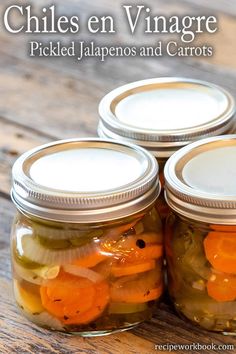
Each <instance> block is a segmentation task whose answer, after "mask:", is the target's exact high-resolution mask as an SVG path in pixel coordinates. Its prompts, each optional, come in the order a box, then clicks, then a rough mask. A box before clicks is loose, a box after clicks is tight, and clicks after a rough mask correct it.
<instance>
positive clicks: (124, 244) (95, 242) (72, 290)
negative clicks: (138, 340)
mask: <svg viewBox="0 0 236 354" xmlns="http://www.w3.org/2000/svg"><path fill="white" fill-rule="evenodd" d="M11 252H12V269H13V284H14V295H15V299H16V302H17V304H18V306H19V307H20V308H21V310H22V312H23V314H24V315H25V316H26V317H27V318H28V319H30V320H31V321H33V322H34V323H36V324H38V325H40V326H42V327H46V328H49V329H53V330H60V331H66V332H70V333H77V334H80V335H83V336H96V335H102V334H108V333H111V332H114V331H122V330H126V329H129V328H131V327H133V326H135V325H137V324H139V323H140V322H143V321H145V320H147V319H150V317H151V315H152V311H153V308H154V306H155V303H156V301H157V300H158V299H159V298H160V296H161V294H162V289H163V280H162V231H161V222H160V219H159V216H158V214H157V213H156V210H155V208H153V206H152V207H151V208H148V209H146V210H144V211H143V212H140V213H138V214H136V215H132V216H129V217H126V218H124V219H122V220H121V219H120V220H115V221H109V222H104V223H97V224H74V223H73V224H68V223H61V222H60V223H59V222H49V221H46V220H42V219H36V218H32V217H30V216H26V215H23V214H22V213H20V212H18V214H17V215H16V218H15V221H14V225H13V228H12V238H11Z"/></svg>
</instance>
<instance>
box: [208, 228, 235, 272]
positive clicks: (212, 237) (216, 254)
mask: <svg viewBox="0 0 236 354" xmlns="http://www.w3.org/2000/svg"><path fill="white" fill-rule="evenodd" d="M204 250H205V254H206V258H207V259H208V261H209V262H210V263H211V265H212V266H213V268H215V269H216V270H219V271H221V272H225V273H235V274H236V233H226V232H216V231H211V232H209V233H208V235H207V237H206V238H205V239H204Z"/></svg>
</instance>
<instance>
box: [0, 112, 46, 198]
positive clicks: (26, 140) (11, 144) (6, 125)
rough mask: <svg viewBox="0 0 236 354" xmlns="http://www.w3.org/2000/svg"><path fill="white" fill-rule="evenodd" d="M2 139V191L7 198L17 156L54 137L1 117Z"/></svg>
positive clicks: (0, 147) (0, 184)
mask: <svg viewBox="0 0 236 354" xmlns="http://www.w3.org/2000/svg"><path fill="white" fill-rule="evenodd" d="M0 140H1V144H0V192H1V193H5V198H7V197H8V195H9V191H10V188H11V168H12V166H13V163H14V162H15V160H16V158H17V157H19V156H20V155H21V154H23V153H24V152H26V151H27V150H29V149H32V148H33V147H35V146H37V145H41V144H44V143H47V142H49V141H51V140H52V137H49V136H42V135H41V134H40V133H37V132H35V131H34V130H33V131H32V130H31V129H29V128H24V127H22V126H21V125H20V124H18V125H16V124H12V123H11V122H8V121H7V120H5V119H1V118H0Z"/></svg>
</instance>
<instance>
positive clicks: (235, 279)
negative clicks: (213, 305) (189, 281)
mask: <svg viewBox="0 0 236 354" xmlns="http://www.w3.org/2000/svg"><path fill="white" fill-rule="evenodd" d="M207 292H208V295H209V296H210V297H212V298H213V299H214V300H216V301H219V302H221V301H233V300H235V299H236V276H233V275H230V274H226V273H221V274H212V276H211V277H210V278H209V280H208V282H207Z"/></svg>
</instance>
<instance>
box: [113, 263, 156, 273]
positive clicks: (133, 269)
mask: <svg viewBox="0 0 236 354" xmlns="http://www.w3.org/2000/svg"><path fill="white" fill-rule="evenodd" d="M154 268H155V261H154V260H153V259H151V260H149V261H146V262H144V263H137V264H131V265H126V266H119V265H113V266H112V268H111V272H112V274H113V275H114V276H115V277H122V276H124V275H130V274H137V273H143V272H146V271H148V270H151V269H154Z"/></svg>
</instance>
